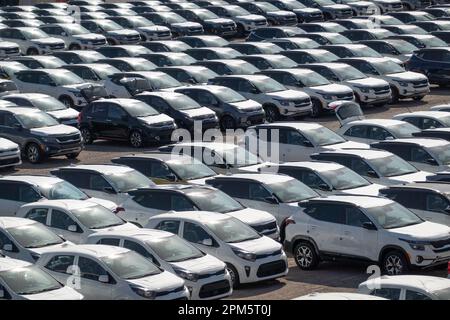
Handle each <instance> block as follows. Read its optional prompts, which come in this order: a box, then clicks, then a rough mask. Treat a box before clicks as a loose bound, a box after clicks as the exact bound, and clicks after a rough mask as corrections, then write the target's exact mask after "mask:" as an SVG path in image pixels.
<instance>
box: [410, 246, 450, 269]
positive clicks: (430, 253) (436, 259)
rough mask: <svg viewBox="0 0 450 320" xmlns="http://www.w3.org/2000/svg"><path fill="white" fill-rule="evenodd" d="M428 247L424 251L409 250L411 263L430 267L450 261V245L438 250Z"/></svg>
mask: <svg viewBox="0 0 450 320" xmlns="http://www.w3.org/2000/svg"><path fill="white" fill-rule="evenodd" d="M437 251H438V252H435V251H434V250H432V249H429V248H427V249H426V250H424V251H413V253H411V252H408V257H409V260H410V264H411V265H412V266H414V267H417V268H430V267H434V266H437V265H442V264H447V263H448V262H449V261H450V247H448V246H447V248H445V249H440V250H437Z"/></svg>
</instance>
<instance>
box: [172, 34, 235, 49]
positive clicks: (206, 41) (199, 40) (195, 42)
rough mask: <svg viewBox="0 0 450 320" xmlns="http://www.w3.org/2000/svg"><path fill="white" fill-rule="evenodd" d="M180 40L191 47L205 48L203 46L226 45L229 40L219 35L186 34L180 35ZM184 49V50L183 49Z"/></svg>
mask: <svg viewBox="0 0 450 320" xmlns="http://www.w3.org/2000/svg"><path fill="white" fill-rule="evenodd" d="M178 40H180V41H182V42H184V43H186V44H187V45H189V46H190V47H191V48H203V47H225V46H228V44H229V42H228V41H227V40H225V39H224V38H221V37H219V36H210V35H205V36H185V37H180V38H178ZM183 51H184V50H183Z"/></svg>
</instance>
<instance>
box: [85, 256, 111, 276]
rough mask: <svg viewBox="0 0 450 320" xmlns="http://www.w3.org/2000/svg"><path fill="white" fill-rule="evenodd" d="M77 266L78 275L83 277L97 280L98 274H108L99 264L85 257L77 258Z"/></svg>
mask: <svg viewBox="0 0 450 320" xmlns="http://www.w3.org/2000/svg"><path fill="white" fill-rule="evenodd" d="M78 267H79V268H80V276H81V278H84V279H88V280H93V281H98V278H99V277H100V276H109V275H108V273H107V272H106V270H105V269H104V268H103V267H102V266H101V265H99V264H98V263H97V262H95V261H93V260H91V259H88V258H85V257H80V258H79V259H78ZM110 280H111V277H110Z"/></svg>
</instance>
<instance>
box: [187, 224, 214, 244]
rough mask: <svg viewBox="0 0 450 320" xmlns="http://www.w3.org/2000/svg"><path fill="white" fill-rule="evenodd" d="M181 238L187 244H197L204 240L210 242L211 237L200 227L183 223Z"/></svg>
mask: <svg viewBox="0 0 450 320" xmlns="http://www.w3.org/2000/svg"><path fill="white" fill-rule="evenodd" d="M183 238H184V239H186V240H187V241H189V242H193V243H199V244H201V243H202V242H203V241H204V240H208V239H211V240H212V238H211V236H210V235H209V234H208V233H207V232H206V231H205V230H204V229H203V228H202V227H200V226H198V225H196V224H194V223H190V222H185V223H184V230H183Z"/></svg>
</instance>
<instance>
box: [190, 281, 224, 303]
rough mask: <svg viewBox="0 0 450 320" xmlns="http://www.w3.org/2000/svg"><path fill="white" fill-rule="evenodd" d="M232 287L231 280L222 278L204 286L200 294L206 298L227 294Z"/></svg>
mask: <svg viewBox="0 0 450 320" xmlns="http://www.w3.org/2000/svg"><path fill="white" fill-rule="evenodd" d="M230 289H231V287H230V282H229V281H228V280H220V281H216V282H212V283H208V284H205V285H204V286H202V287H201V288H200V292H199V293H198V295H199V297H200V298H202V299H204V298H209V297H214V296H218V295H221V294H225V293H227V292H229V291H230Z"/></svg>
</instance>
